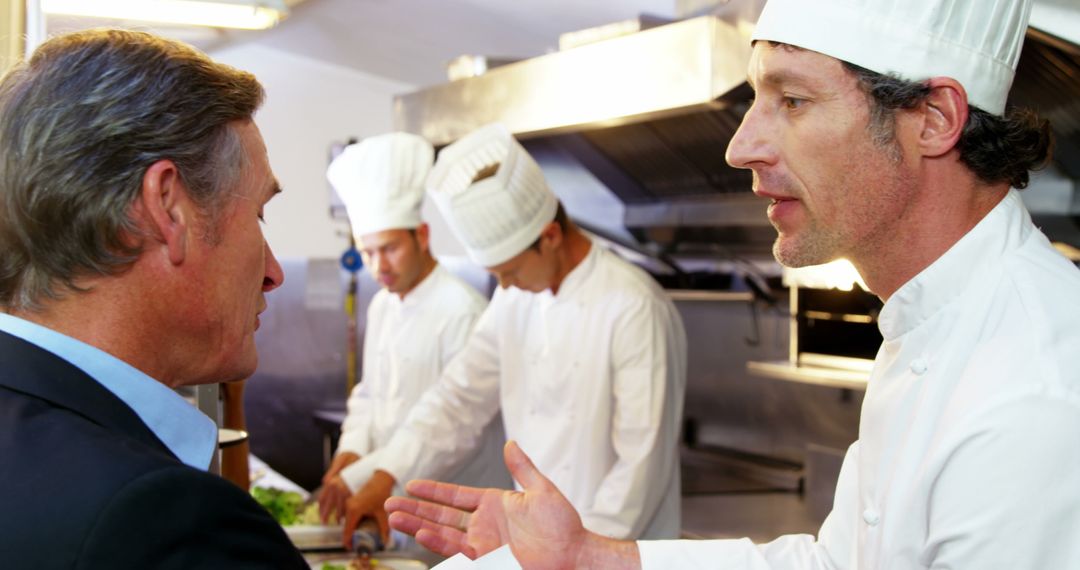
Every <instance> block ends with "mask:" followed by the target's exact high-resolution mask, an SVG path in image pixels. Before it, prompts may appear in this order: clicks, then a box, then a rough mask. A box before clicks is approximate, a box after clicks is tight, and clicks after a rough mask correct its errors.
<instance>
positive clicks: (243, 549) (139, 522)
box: [76, 465, 307, 569]
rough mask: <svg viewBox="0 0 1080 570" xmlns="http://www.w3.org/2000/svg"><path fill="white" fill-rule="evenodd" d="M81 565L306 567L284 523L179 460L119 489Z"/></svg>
mask: <svg viewBox="0 0 1080 570" xmlns="http://www.w3.org/2000/svg"><path fill="white" fill-rule="evenodd" d="M76 568H87V569H94V568H161V569H168V568H176V569H193V568H207V569H210V568H214V569H219V568H220V569H225V568H228V569H234V568H251V569H255V568H307V565H306V563H305V562H304V560H303V558H302V557H301V556H300V554H299V553H298V552H297V551H296V549H295V548H293V546H292V544H291V543H290V542H289V539H288V537H287V536H286V535H285V532H284V531H283V530H282V529H281V527H280V526H279V525H278V524H277V523H276V522H274V520H273V519H272V518H270V516H269V515H267V514H266V512H265V511H264V510H263V509H262V507H260V506H259V505H258V504H257V503H256V502H255V501H254V500H253V499H252V498H251V497H250V496H248V494H247V493H245V492H243V491H241V490H240V489H239V488H238V487H236V486H235V485H233V484H232V483H230V482H228V481H225V480H224V479H222V478H220V477H217V476H215V475H210V474H208V473H204V472H201V471H198V470H196V469H192V468H190V467H186V466H183V465H177V466H173V467H167V468H163V469H157V470H154V471H151V472H148V473H145V474H143V475H141V476H139V477H137V478H135V479H134V480H132V481H130V482H129V483H128V484H127V485H125V486H124V487H123V488H122V489H120V490H119V492H117V493H116V494H115V495H114V496H113V497H112V500H111V501H110V502H109V504H108V505H106V506H105V508H104V509H103V510H102V511H101V513H100V515H99V516H98V518H97V520H96V522H95V524H94V525H93V527H92V528H91V530H90V532H89V534H88V536H87V539H86V543H85V546H84V548H83V551H82V552H81V553H80V555H79V557H78V564H77V565H76Z"/></svg>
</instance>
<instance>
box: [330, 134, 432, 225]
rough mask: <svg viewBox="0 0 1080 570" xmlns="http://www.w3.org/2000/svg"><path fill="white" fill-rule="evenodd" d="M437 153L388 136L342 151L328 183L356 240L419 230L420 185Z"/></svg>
mask: <svg viewBox="0 0 1080 570" xmlns="http://www.w3.org/2000/svg"><path fill="white" fill-rule="evenodd" d="M434 160H435V149H433V148H432V147H431V144H430V143H428V142H427V141H426V140H424V139H423V138H422V137H418V136H416V135H411V134H408V133H388V134H385V135H378V136H374V137H369V138H366V139H364V140H363V141H361V142H360V143H358V144H354V145H349V146H348V147H345V151H344V152H342V153H341V154H339V155H338V157H337V158H335V159H334V161H333V162H331V163H330V167H329V168H328V169H326V178H327V179H328V180H329V181H330V184H331V185H332V186H333V187H334V190H335V191H337V193H338V196H341V201H342V202H344V203H345V210H346V211H347V212H348V214H349V222H350V223H351V224H352V229H353V233H354V234H355V235H357V236H361V235H364V234H370V233H373V232H380V231H383V230H395V229H412V228H415V227H418V226H419V225H420V224H421V223H422V221H421V220H420V203H421V202H422V201H423V199H424V180H426V179H427V175H428V173H429V172H430V171H431V163H432V162H433V161H434Z"/></svg>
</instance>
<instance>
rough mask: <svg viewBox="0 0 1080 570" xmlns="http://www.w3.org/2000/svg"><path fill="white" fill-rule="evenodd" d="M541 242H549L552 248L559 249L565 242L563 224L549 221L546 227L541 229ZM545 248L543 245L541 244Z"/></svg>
mask: <svg viewBox="0 0 1080 570" xmlns="http://www.w3.org/2000/svg"><path fill="white" fill-rule="evenodd" d="M540 238H541V243H543V242H547V243H548V244H550V245H551V249H558V248H559V246H560V245H562V242H563V231H562V226H560V225H559V223H558V222H554V221H552V222H548V225H546V226H544V229H542V230H540ZM541 248H543V246H541Z"/></svg>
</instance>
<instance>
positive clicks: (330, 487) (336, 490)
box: [319, 451, 360, 524]
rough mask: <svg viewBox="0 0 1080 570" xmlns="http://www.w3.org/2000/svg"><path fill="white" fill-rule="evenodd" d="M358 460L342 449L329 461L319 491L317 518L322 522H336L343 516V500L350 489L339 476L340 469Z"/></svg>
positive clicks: (346, 497) (356, 456) (354, 455)
mask: <svg viewBox="0 0 1080 570" xmlns="http://www.w3.org/2000/svg"><path fill="white" fill-rule="evenodd" d="M359 460H360V456H359V455H357V454H355V453H353V452H351V451H343V452H341V453H339V454H337V455H336V456H335V457H334V460H333V461H332V462H330V468H329V469H327V470H326V475H323V478H322V491H320V492H319V518H320V519H322V522H323V524H328V523H330V522H337V521H338V520H339V519H341V518H342V517H343V516H345V501H346V499H348V498H349V496H350V495H352V491H351V490H350V489H349V486H348V485H347V484H346V483H345V480H344V479H342V478H341V475H340V473H341V470H342V469H344V468H346V467H348V466H349V465H351V464H353V463H355V462H357V461H359Z"/></svg>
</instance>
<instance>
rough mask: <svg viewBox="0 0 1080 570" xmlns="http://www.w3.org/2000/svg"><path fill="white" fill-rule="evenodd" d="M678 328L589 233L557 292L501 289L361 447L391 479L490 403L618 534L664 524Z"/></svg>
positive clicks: (662, 533) (682, 346)
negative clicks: (396, 416) (390, 427)
mask: <svg viewBox="0 0 1080 570" xmlns="http://www.w3.org/2000/svg"><path fill="white" fill-rule="evenodd" d="M685 385H686V333H685V331H684V329H683V325H682V320H681V318H680V317H679V314H678V312H677V311H676V309H675V306H674V305H673V304H672V302H671V301H670V300H669V299H668V297H667V296H666V295H665V293H664V291H663V290H662V289H661V288H660V287H659V285H657V283H656V281H655V280H653V279H652V278H651V277H649V275H648V274H646V273H645V272H644V271H642V270H641V269H639V268H637V267H635V266H633V265H631V264H629V263H627V262H625V261H623V260H622V259H619V258H618V257H617V256H615V255H614V254H613V253H611V252H610V251H608V250H606V249H604V248H602V247H599V246H597V245H595V244H593V245H591V247H590V249H589V253H588V255H587V256H586V257H585V259H584V260H582V262H581V263H580V264H578V266H577V267H575V268H574V269H573V270H572V271H570V273H569V274H568V275H567V276H566V277H565V279H564V280H563V282H562V283H561V285H560V286H559V291H558V294H556V295H552V294H551V292H550V291H544V292H542V293H529V292H526V291H522V290H519V289H515V288H509V289H500V290H498V291H497V292H496V294H495V297H494V299H493V300H492V302H491V305H490V306H489V307H488V310H487V311H485V312H484V315H483V316H482V317H481V318H480V322H479V323H478V324H477V325H476V329H475V330H474V332H473V336H472V338H471V339H470V340H469V344H468V346H466V347H465V349H464V350H462V351H461V354H459V355H458V357H457V358H456V359H455V360H454V361H453V362H451V363H450V366H449V367H448V368H447V370H446V371H445V372H444V374H443V377H442V378H441V379H440V381H439V384H438V386H437V387H436V388H435V389H433V390H430V391H428V393H427V394H425V395H424V398H423V399H422V400H421V402H420V403H419V404H417V406H416V407H415V408H414V409H413V411H412V413H411V414H410V416H409V419H408V422H407V425H406V426H405V427H404V428H403V429H401V430H399V431H398V433H397V434H395V436H394V439H393V441H391V443H390V445H387V446H386V447H384V448H383V449H382V450H380V451H379V452H376V453H375V454H372V455H369V456H368V458H367V459H370V460H372V461H375V462H377V465H378V468H380V469H384V470H386V471H387V472H388V473H390V474H392V475H394V477H395V478H397V479H398V481H402V480H409V479H413V478H417V477H428V476H430V474H431V473H434V472H437V470H438V466H439V465H441V464H442V463H443V462H445V461H451V460H454V459H455V458H457V457H458V456H459V455H461V454H464V453H467V452H468V450H469V449H470V448H471V446H472V441H473V439H474V438H475V437H476V434H477V433H479V428H480V426H483V425H484V423H485V422H487V421H488V420H489V419H490V418H491V417H492V416H493V415H494V414H495V413H496V412H498V411H499V410H500V408H501V410H502V417H503V422H504V424H505V426H506V435H507V437H509V438H511V439H514V440H517V442H518V443H519V444H520V445H521V448H522V450H524V451H525V453H527V454H528V455H529V456H530V457H531V458H532V460H533V461H534V462H535V463H536V465H537V466H538V467H539V468H540V469H541V470H542V471H543V472H544V473H545V474H547V476H548V477H550V478H551V480H552V481H553V482H554V483H555V485H556V486H557V487H558V488H559V490H560V491H562V492H563V494H565V495H566V497H567V498H568V499H569V500H570V502H571V503H572V504H573V505H574V507H575V508H577V509H578V511H579V512H580V513H581V515H582V518H583V519H584V523H585V526H586V527H587V528H589V529H590V530H593V531H595V532H598V533H601V534H604V535H608V536H613V537H619V538H637V537H646V538H674V537H676V536H678V533H679V527H680V504H679V495H680V481H679V457H678V434H679V422H680V420H681V417H682V406H683V392H684V390H685Z"/></svg>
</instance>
